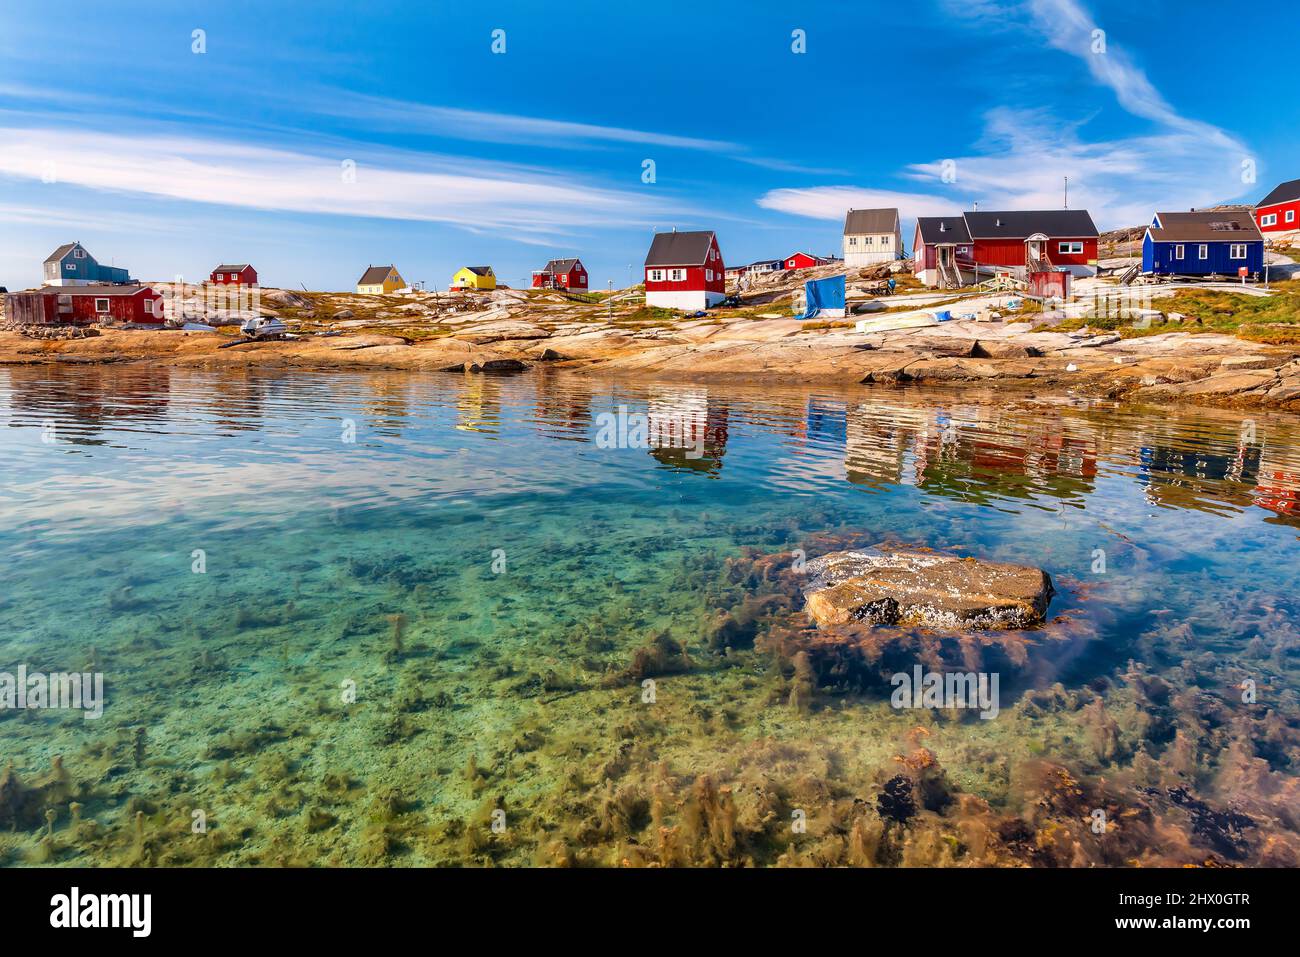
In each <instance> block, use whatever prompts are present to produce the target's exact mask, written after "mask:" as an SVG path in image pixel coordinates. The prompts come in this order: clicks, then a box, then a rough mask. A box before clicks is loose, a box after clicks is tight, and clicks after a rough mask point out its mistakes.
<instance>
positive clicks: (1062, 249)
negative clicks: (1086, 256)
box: [1056, 240, 1083, 256]
mask: <svg viewBox="0 0 1300 957" xmlns="http://www.w3.org/2000/svg"><path fill="white" fill-rule="evenodd" d="M1056 252H1057V254H1059V255H1064V256H1082V255H1083V243H1080V242H1075V241H1073V240H1061V241H1059V242H1058V243H1057V244H1056Z"/></svg>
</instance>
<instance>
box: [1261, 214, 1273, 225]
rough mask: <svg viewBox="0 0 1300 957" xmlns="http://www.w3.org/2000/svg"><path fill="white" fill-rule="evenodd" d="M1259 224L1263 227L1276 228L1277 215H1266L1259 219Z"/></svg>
mask: <svg viewBox="0 0 1300 957" xmlns="http://www.w3.org/2000/svg"><path fill="white" fill-rule="evenodd" d="M1259 224H1260V225H1261V226H1276V225H1277V213H1266V214H1265V215H1263V216H1261V217H1259Z"/></svg>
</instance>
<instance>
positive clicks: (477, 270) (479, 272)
mask: <svg viewBox="0 0 1300 957" xmlns="http://www.w3.org/2000/svg"><path fill="white" fill-rule="evenodd" d="M465 268H466V269H468V270H469V271H470V272H472V273H473V274H474V275H476V276H487V275H489V274H490V273H491V272H492V267H491V266H466V267H465Z"/></svg>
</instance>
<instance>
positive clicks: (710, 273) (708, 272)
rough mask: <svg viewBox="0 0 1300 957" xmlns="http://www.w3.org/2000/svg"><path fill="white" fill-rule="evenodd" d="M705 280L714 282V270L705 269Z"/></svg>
mask: <svg viewBox="0 0 1300 957" xmlns="http://www.w3.org/2000/svg"><path fill="white" fill-rule="evenodd" d="M704 281H705V282H713V270H712V269H706V270H704Z"/></svg>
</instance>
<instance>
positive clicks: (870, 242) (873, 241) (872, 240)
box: [867, 236, 876, 246]
mask: <svg viewBox="0 0 1300 957" xmlns="http://www.w3.org/2000/svg"><path fill="white" fill-rule="evenodd" d="M875 244H876V237H875V236H868V237H867V245H868V246H874V245H875Z"/></svg>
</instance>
